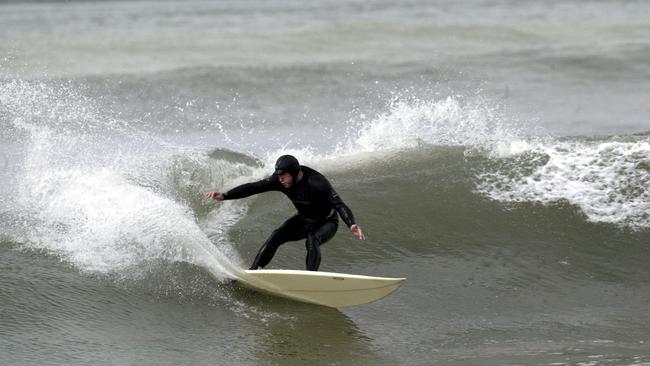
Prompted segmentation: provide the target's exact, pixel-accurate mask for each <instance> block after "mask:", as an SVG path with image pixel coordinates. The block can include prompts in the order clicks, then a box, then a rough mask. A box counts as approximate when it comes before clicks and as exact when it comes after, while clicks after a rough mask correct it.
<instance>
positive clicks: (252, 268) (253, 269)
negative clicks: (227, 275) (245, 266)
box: [249, 266, 261, 271]
mask: <svg viewBox="0 0 650 366" xmlns="http://www.w3.org/2000/svg"><path fill="white" fill-rule="evenodd" d="M258 269H261V268H260V267H257V266H252V267H251V268H249V270H251V271H255V270H258Z"/></svg>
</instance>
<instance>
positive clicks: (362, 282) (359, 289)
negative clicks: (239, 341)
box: [239, 269, 406, 308]
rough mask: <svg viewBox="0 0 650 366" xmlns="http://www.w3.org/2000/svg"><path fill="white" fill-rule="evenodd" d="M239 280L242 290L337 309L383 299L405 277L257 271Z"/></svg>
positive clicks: (285, 270)
mask: <svg viewBox="0 0 650 366" xmlns="http://www.w3.org/2000/svg"><path fill="white" fill-rule="evenodd" d="M239 280H240V282H241V283H242V284H243V285H244V286H246V287H249V288H252V289H255V290H259V291H262V292H265V293H268V294H272V295H276V296H280V297H284V298H288V299H292V300H296V301H301V302H307V303H311V304H318V305H324V306H329V307H333V308H340V307H346V306H354V305H360V304H366V303H369V302H373V301H376V300H379V299H381V298H383V297H386V296H388V295H389V294H390V293H391V292H393V291H395V290H396V289H397V288H398V287H399V286H400V284H401V283H402V282H403V281H404V280H406V278H389V277H371V276H360V275H352V274H345V273H333V272H317V271H297V270H287V269H260V270H247V271H243V272H241V273H240V274H239Z"/></svg>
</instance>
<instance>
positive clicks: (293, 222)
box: [250, 215, 307, 269]
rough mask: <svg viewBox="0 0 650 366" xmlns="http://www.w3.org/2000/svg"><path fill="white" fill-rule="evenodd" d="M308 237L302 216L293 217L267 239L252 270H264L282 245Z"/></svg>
mask: <svg viewBox="0 0 650 366" xmlns="http://www.w3.org/2000/svg"><path fill="white" fill-rule="evenodd" d="M306 235H307V233H306V230H305V224H304V222H303V220H302V219H301V218H300V216H298V215H296V216H293V217H291V218H290V219H288V220H287V221H285V222H284V224H282V226H280V227H279V228H277V229H275V230H274V231H273V232H272V233H271V236H269V238H268V239H266V242H265V243H264V244H263V245H262V247H261V248H260V250H259V251H258V252H257V255H256V256H255V260H254V261H253V264H252V265H251V268H250V269H259V268H264V267H265V266H266V265H267V264H269V262H271V259H273V256H274V255H275V252H276V251H277V250H278V247H280V245H282V244H284V243H286V242H288V241H294V240H300V239H304V238H305V236H306Z"/></svg>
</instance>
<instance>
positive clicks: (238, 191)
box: [205, 177, 280, 201]
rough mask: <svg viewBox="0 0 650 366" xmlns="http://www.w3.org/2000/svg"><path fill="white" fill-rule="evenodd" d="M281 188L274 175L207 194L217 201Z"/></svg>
mask: <svg viewBox="0 0 650 366" xmlns="http://www.w3.org/2000/svg"><path fill="white" fill-rule="evenodd" d="M278 190H280V187H279V183H278V182H277V181H276V180H274V179H273V178H272V177H269V178H266V179H262V180H260V181H257V182H252V183H246V184H242V185H240V186H237V187H235V188H233V189H231V190H229V191H228V192H226V193H221V192H216V191H215V192H207V193H206V194H205V195H206V196H207V197H209V198H212V199H215V200H217V201H223V200H236V199H240V198H246V197H248V196H252V195H254V194H258V193H263V192H268V191H278Z"/></svg>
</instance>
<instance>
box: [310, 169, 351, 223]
mask: <svg viewBox="0 0 650 366" xmlns="http://www.w3.org/2000/svg"><path fill="white" fill-rule="evenodd" d="M319 185H320V186H321V189H322V190H323V193H324V194H325V196H326V198H327V201H328V202H329V203H330V204H331V205H332V206H333V207H334V209H336V211H337V212H338V213H339V216H341V220H343V222H345V224H346V225H347V226H348V227H350V226H352V225H354V224H355V221H354V215H353V214H352V210H350V208H349V207H348V206H347V205H346V204H345V203H344V202H343V200H342V199H341V197H340V196H339V194H338V193H336V191H335V190H334V188H332V185H331V184H330V183H329V182H328V181H327V180H326V179H323V181H322V182H320V184H319Z"/></svg>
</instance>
